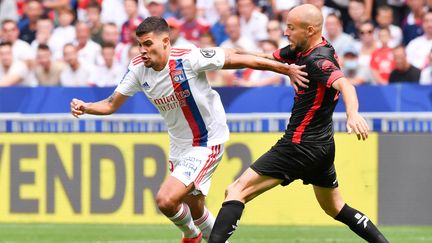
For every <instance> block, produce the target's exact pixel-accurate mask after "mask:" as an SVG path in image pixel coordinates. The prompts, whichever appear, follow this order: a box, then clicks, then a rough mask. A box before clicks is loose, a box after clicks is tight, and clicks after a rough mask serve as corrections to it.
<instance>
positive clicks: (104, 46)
mask: <svg viewBox="0 0 432 243" xmlns="http://www.w3.org/2000/svg"><path fill="white" fill-rule="evenodd" d="M115 47H116V46H115V45H114V43H112V42H104V43H102V49H105V48H112V49H115Z"/></svg>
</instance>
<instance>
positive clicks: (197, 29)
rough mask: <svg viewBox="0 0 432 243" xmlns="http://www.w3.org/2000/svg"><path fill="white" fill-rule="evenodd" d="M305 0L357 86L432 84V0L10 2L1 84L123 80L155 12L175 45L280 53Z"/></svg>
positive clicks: (218, 75) (234, 79)
mask: <svg viewBox="0 0 432 243" xmlns="http://www.w3.org/2000/svg"><path fill="white" fill-rule="evenodd" d="M302 3H310V4H314V5H315V6H317V7H318V8H319V9H321V11H322V13H323V17H324V26H323V36H324V38H326V39H327V40H328V41H329V42H330V43H331V44H332V45H333V46H334V48H335V50H336V54H337V55H338V58H339V59H338V60H339V62H340V65H341V69H342V70H343V72H344V73H345V75H346V77H347V78H348V79H349V80H350V81H351V82H352V83H353V84H355V85H362V84H371V85H386V84H389V83H395V82H412V83H420V84H425V85H428V84H432V52H431V49H432V10H431V9H432V0H0V23H1V28H0V86H3V87H4V86H33V87H34V86H48V85H49V86H67V87H83V86H97V87H109V86H116V85H117V82H119V81H120V80H121V77H122V76H123V75H124V73H125V72H126V70H127V66H128V64H129V60H130V59H131V58H133V57H134V56H136V55H139V48H138V46H137V44H136V43H135V37H134V32H135V28H136V27H137V26H138V24H139V23H140V22H141V21H142V20H143V19H144V18H146V17H148V16H161V17H164V18H165V19H166V20H167V22H168V25H169V26H170V38H171V42H172V45H173V46H175V47H186V48H187V47H188V46H198V47H200V48H207V47H214V46H220V47H235V48H242V49H245V50H249V51H258V52H268V53H272V52H274V51H275V50H277V49H278V48H281V47H284V46H286V45H288V44H289V42H288V40H287V38H286V37H285V36H284V34H283V33H284V30H285V28H286V24H285V18H286V14H287V13H288V12H289V10H290V9H291V8H292V7H294V6H297V5H299V4H302ZM207 76H208V79H209V81H210V82H211V83H212V85H214V86H247V87H251V86H264V85H289V79H288V77H285V76H282V75H278V74H275V73H272V72H268V71H260V70H250V69H243V70H237V71H212V72H208V73H207Z"/></svg>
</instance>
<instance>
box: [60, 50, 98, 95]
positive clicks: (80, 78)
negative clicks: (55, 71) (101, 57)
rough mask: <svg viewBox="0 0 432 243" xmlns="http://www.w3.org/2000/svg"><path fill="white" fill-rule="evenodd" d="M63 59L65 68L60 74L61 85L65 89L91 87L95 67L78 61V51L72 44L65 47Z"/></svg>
mask: <svg viewBox="0 0 432 243" xmlns="http://www.w3.org/2000/svg"><path fill="white" fill-rule="evenodd" d="M63 59H64V61H65V63H66V66H65V68H64V69H63V70H62V72H61V74H60V83H61V85H62V86H65V87H80V86H81V87H88V86H90V75H91V73H92V72H93V69H94V66H92V65H89V64H83V63H81V61H80V60H79V59H78V49H77V47H76V46H74V45H73V44H72V43H68V44H66V45H65V46H64V47H63Z"/></svg>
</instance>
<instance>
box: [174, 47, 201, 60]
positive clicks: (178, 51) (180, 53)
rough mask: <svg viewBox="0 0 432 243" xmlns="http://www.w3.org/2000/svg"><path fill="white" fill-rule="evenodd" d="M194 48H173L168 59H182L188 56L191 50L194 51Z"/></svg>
mask: <svg viewBox="0 0 432 243" xmlns="http://www.w3.org/2000/svg"><path fill="white" fill-rule="evenodd" d="M195 48H196V47H192V46H184V47H183V46H182V47H173V48H171V53H170V57H172V58H176V59H177V58H181V57H184V56H186V55H188V54H190V53H191V52H192V51H193V49H195Z"/></svg>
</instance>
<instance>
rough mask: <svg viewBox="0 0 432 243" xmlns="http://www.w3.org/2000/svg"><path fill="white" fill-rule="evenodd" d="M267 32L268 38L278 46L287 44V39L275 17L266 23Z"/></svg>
mask: <svg viewBox="0 0 432 243" xmlns="http://www.w3.org/2000/svg"><path fill="white" fill-rule="evenodd" d="M267 34H268V38H269V40H272V41H275V42H276V43H278V47H279V48H282V47H285V46H287V45H288V44H289V42H288V39H287V38H286V37H285V36H284V35H283V31H282V27H281V23H280V21H279V20H277V19H272V20H270V21H269V22H268V24H267Z"/></svg>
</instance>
